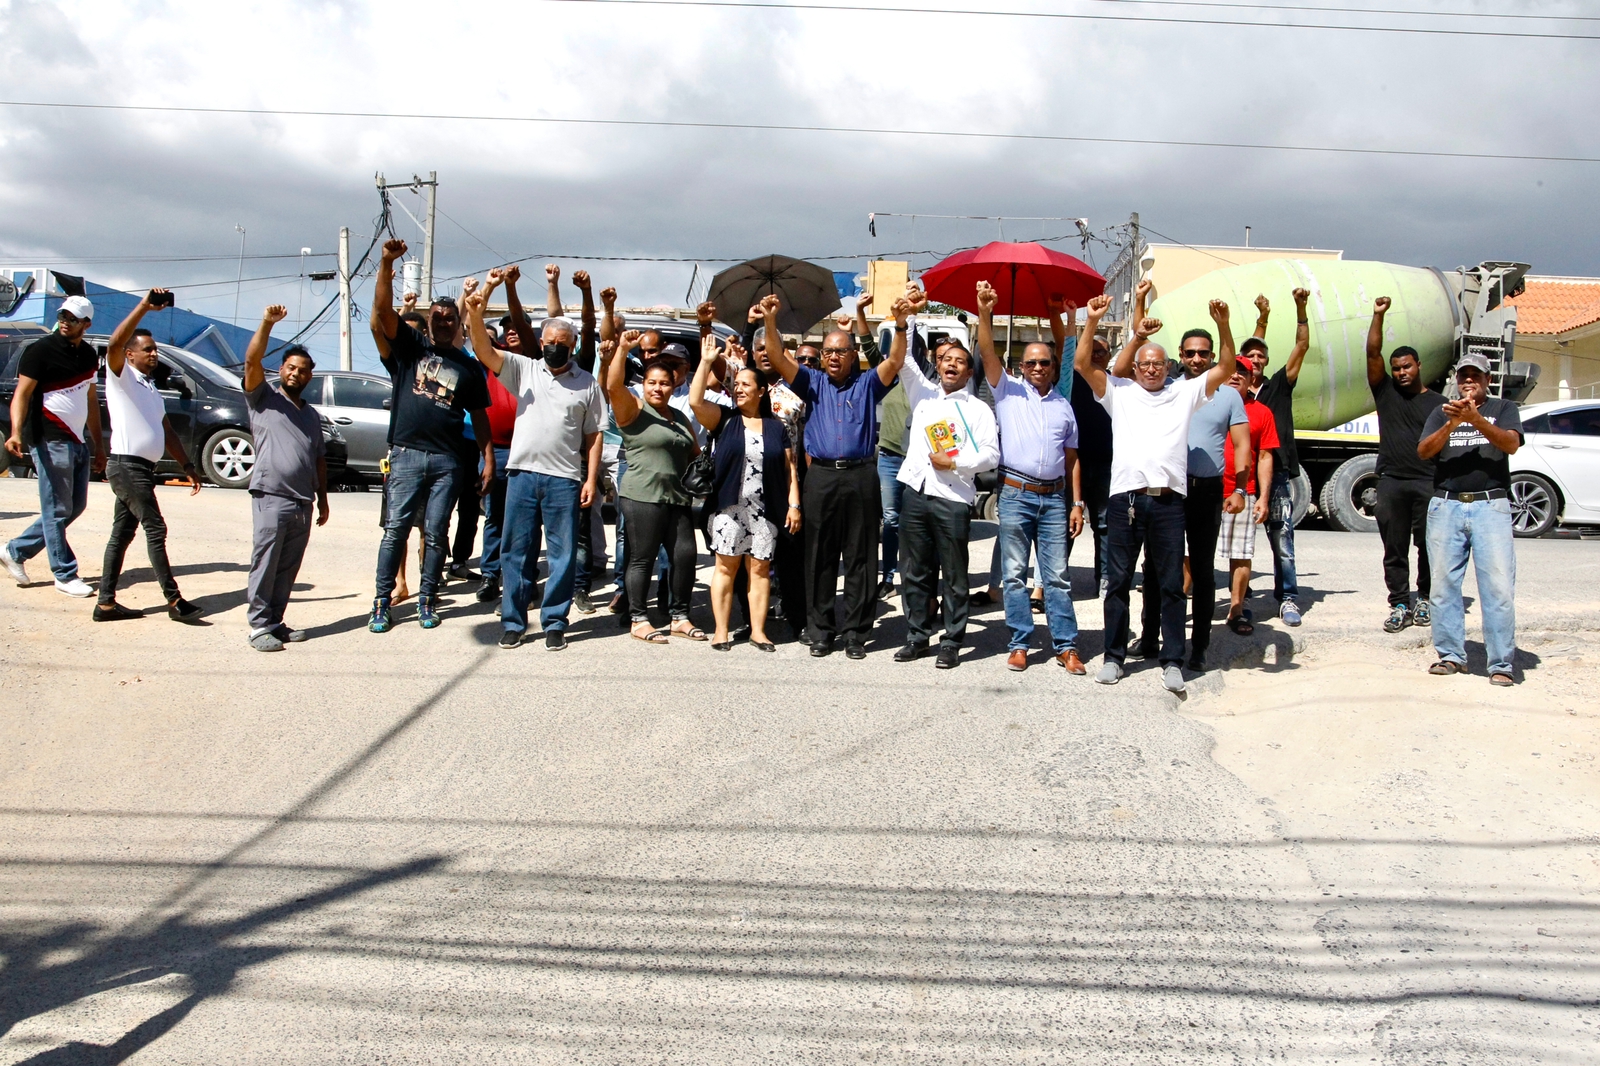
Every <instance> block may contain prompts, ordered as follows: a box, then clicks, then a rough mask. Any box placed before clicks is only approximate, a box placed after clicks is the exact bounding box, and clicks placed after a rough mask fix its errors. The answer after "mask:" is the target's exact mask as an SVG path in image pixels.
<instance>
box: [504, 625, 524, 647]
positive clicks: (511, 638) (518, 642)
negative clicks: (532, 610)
mask: <svg viewBox="0 0 1600 1066" xmlns="http://www.w3.org/2000/svg"><path fill="white" fill-rule="evenodd" d="M500 646H501V647H502V648H520V647H522V631H521V630H518V629H507V630H505V631H504V632H502V633H501V634H500Z"/></svg>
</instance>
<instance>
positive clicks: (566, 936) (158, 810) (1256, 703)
mask: <svg viewBox="0 0 1600 1066" xmlns="http://www.w3.org/2000/svg"><path fill="white" fill-rule="evenodd" d="M33 492H34V486H33V484H32V483H31V482H17V481H12V480H9V479H0V536H3V537H10V536H13V535H15V533H16V532H18V531H20V529H21V528H22V526H23V524H25V522H26V521H28V520H29V519H30V518H31V512H32V511H34V510H36V507H37V504H36V502H35V501H36V498H35V497H34V496H33ZM333 503H334V511H335V515H334V520H333V522H332V523H330V525H329V526H328V527H327V528H325V529H322V530H318V531H317V532H316V533H315V534H314V536H313V540H312V545H311V549H310V552H309V555H308V559H307V563H306V566H305V568H304V570H303V571H302V574H301V580H300V584H299V585H297V586H296V595H295V601H294V603H293V604H292V605H291V609H290V618H289V620H290V621H291V623H292V624H294V625H296V626H300V627H304V628H307V629H309V630H310V631H311V633H312V637H313V639H312V640H310V641H309V642H307V643H306V644H304V645H298V646H292V647H291V648H290V649H289V650H287V651H285V652H283V653H281V654H275V655H262V654H259V653H256V652H253V651H251V650H250V649H249V648H248V647H247V646H246V644H245V624H244V620H243V608H242V606H241V604H242V601H243V593H242V589H243V586H244V578H245V573H246V570H247V566H246V560H247V558H248V549H249V523H248V518H247V513H246V509H245V504H246V500H245V497H244V496H242V495H240V494H235V493H227V492H222V491H213V490H207V491H206V492H204V493H203V494H202V495H201V496H200V497H199V498H197V499H193V500H191V499H189V498H188V497H187V496H185V495H183V494H181V493H180V492H178V491H177V490H164V492H163V496H162V504H163V507H164V509H165V510H166V514H167V518H168V523H169V525H170V526H171V527H172V530H173V535H172V555H173V560H174V563H175V565H176V568H177V573H178V575H179V580H180V582H181V583H182V584H183V586H184V589H185V593H186V595H188V596H189V598H191V599H194V600H196V601H197V602H200V603H201V604H202V605H204V606H205V607H207V609H208V611H209V612H210V614H209V618H208V620H209V622H210V623H211V624H210V625H209V626H207V627H203V628H188V627H182V626H179V625H176V624H173V623H171V622H169V621H168V620H167V619H166V618H165V616H164V615H163V614H158V613H154V608H155V607H156V606H157V604H158V601H159V598H160V597H159V593H158V591H157V590H156V588H155V586H154V585H153V583H152V581H151V575H150V571H149V569H148V566H147V565H146V564H145V563H144V560H143V558H142V555H141V552H142V545H137V544H136V545H135V546H134V548H133V549H132V550H131V551H130V554H129V560H130V566H132V567H137V569H134V570H132V571H131V579H132V583H128V584H125V588H126V594H125V595H124V597H123V602H125V603H128V604H129V605H132V606H139V607H144V608H149V609H151V610H152V614H151V615H150V616H149V617H146V618H144V619H142V620H139V621H133V622H123V623H116V624H112V625H93V624H91V623H90V622H89V621H88V610H89V608H88V605H87V604H86V603H84V602H82V601H73V600H69V599H67V598H66V597H63V596H60V595H59V594H57V593H55V592H54V591H53V590H51V589H50V588H49V587H48V585H46V584H35V585H34V586H33V587H30V588H26V589H17V588H13V587H11V586H10V585H9V584H7V585H5V586H4V587H0V646H3V665H0V671H3V672H0V679H3V690H4V693H5V695H4V698H3V706H4V721H5V723H6V725H5V736H6V741H7V742H6V743H5V744H4V745H3V746H0V951H3V953H4V956H5V964H4V968H3V969H0V1061H3V1062H35V1063H64V1062H94V1063H100V1062H121V1061H125V1060H129V1059H131V1060H132V1061H135V1062H161V1063H232V1062H285V1061H293V1062H362V1063H366V1062H374V1061H389V1062H435V1061H437V1062H458V1061H473V1062H480V1061H481V1062H550V1063H556V1062H560V1063H570V1062H579V1063H612V1062H673V1063H748V1062H755V1061H770V1062H783V1063H789V1062H818V1063H823V1062H826V1063H833V1062H923V1061H925V1062H940V1063H944V1062H1072V1063H1145V1062H1148V1063H1158V1062H1159V1063H1172V1062H1256V1061H1267V1060H1271V1061H1286V1060H1287V1061H1297V1062H1358V1061H1359V1062H1392V1063H1413V1062H1415V1063H1424V1062H1426V1063H1435V1062H1474V1063H1479V1062H1512V1061H1529V1062H1532V1061H1538V1062H1574V1063H1575V1062H1591V1061H1593V1060H1594V1058H1595V1051H1594V1049H1595V1048H1596V1047H1597V1046H1600V1039H1597V1037H1600V1006H1597V1004H1600V959H1597V948H1600V909H1597V905H1600V838H1597V836H1596V833H1595V830H1594V826H1595V824H1596V822H1595V816H1596V814H1597V813H1600V775H1597V773H1596V769H1595V762H1594V754H1593V753H1594V751H1595V750H1596V748H1597V747H1600V728H1597V723H1600V717H1597V707H1596V702H1597V701H1595V700H1594V699H1593V698H1592V696H1591V695H1590V691H1591V690H1592V687H1593V679H1594V677H1595V676H1596V675H1595V658H1596V656H1595V649H1596V640H1595V633H1594V619H1595V617H1596V614H1595V613H1594V612H1595V610H1596V608H1597V606H1600V591H1597V590H1600V545H1596V544H1594V543H1592V542H1590V543H1585V542H1576V541H1565V542H1555V541H1548V542H1538V543H1528V542H1523V543H1520V544H1519V567H1520V573H1519V610H1520V611H1521V620H1522V626H1523V629H1524V630H1525V633H1524V637H1523V640H1522V642H1521V643H1522V646H1523V648H1524V649H1525V650H1524V651H1523V652H1522V653H1521V657H1520V658H1519V669H1520V671H1521V672H1522V676H1523V680H1522V684H1521V685H1520V686H1519V688H1518V689H1516V690H1514V691H1513V692H1511V693H1509V694H1507V693H1503V692H1501V691H1500V690H1491V689H1490V688H1489V686H1488V684H1487V681H1486V680H1485V679H1484V678H1483V677H1482V676H1476V677H1469V678H1452V679H1448V680H1447V682H1446V684H1448V685H1450V686H1453V687H1449V688H1445V687H1441V685H1439V684H1437V683H1436V682H1438V681H1439V680H1440V679H1432V678H1428V677H1427V676H1426V675H1425V674H1424V673H1423V672H1422V669H1421V667H1422V666H1423V665H1425V663H1426V661H1427V650H1426V634H1425V633H1421V632H1419V631H1411V632H1409V633H1407V634H1402V636H1401V637H1400V638H1389V637H1385V636H1384V635H1383V634H1381V633H1377V631H1376V630H1377V623H1378V622H1379V621H1380V620H1381V617H1382V614H1383V606H1382V595H1381V577H1380V575H1379V573H1378V566H1377V554H1376V553H1377V543H1376V539H1375V538H1368V537H1361V536H1356V535H1346V534H1334V533H1308V534H1306V535H1305V536H1303V537H1302V538H1301V548H1300V554H1301V558H1302V573H1303V574H1304V575H1305V577H1304V581H1305V583H1306V584H1307V586H1308V588H1309V589H1310V590H1311V591H1310V593H1309V595H1308V600H1309V609H1308V611H1307V614H1306V623H1305V625H1304V626H1303V627H1302V628H1301V629H1299V630H1297V631H1288V630H1284V629H1281V628H1280V627H1278V626H1276V625H1272V624H1268V625H1263V626H1262V627H1261V629H1260V631H1259V632H1258V634H1257V636H1256V637H1254V638H1251V639H1250V640H1248V641H1242V640H1240V639H1239V638H1235V637H1233V636H1232V635H1231V634H1228V633H1226V632H1220V633H1219V634H1218V636H1217V638H1216V641H1215V643H1214V645H1213V651H1214V655H1213V661H1214V662H1215V663H1216V664H1217V666H1218V669H1215V670H1213V671H1212V673H1211V674H1209V675H1207V676H1206V677H1205V678H1204V679H1202V680H1200V681H1198V682H1196V683H1195V684H1194V685H1193V686H1192V689H1193V691H1192V692H1191V694H1190V696H1189V698H1188V699H1187V700H1186V701H1179V700H1176V699H1174V698H1173V697H1171V696H1169V695H1168V694H1166V693H1165V692H1163V691H1162V690H1161V688H1160V685H1159V678H1158V677H1157V674H1156V671H1155V670H1154V669H1153V668H1150V669H1139V670H1135V671H1134V672H1133V673H1132V674H1131V675H1130V677H1129V678H1128V679H1126V680H1125V681H1124V682H1123V683H1122V684H1121V685H1118V686H1116V687H1115V688H1102V687H1099V686H1095V685H1093V684H1092V683H1091V682H1090V681H1089V680H1088V679H1080V678H1069V677H1067V676H1066V675H1065V674H1064V673H1063V672H1062V671H1060V670H1059V669H1056V668H1054V667H1047V666H1045V665H1039V666H1035V667H1034V668H1033V669H1030V670H1029V671H1027V672H1026V673H1023V674H1014V673H1009V672H1007V671H1006V670H1005V668H1004V659H1003V654H1002V651H1001V649H1003V647H1004V633H1003V620H1002V617H1001V615H1000V614H999V613H998V612H994V613H990V614H985V615H982V616H980V618H979V622H981V623H982V624H983V628H982V629H981V630H978V629H975V631H974V634H973V639H972V641H971V642H970V643H971V647H972V650H971V651H970V652H969V655H968V659H967V661H965V662H964V663H963V665H962V667H961V668H960V669H958V670H955V671H949V672H939V671H935V669H934V667H933V664H932V662H931V660H925V661H923V662H919V663H916V664H911V665H897V664H895V663H893V662H891V661H890V655H891V653H892V651H893V648H894V646H895V644H896V643H897V639H896V638H898V637H899V636H900V634H901V633H902V632H903V629H901V628H900V625H901V623H900V621H899V614H898V609H897V608H891V609H890V610H889V612H888V613H887V614H886V615H885V617H884V619H883V621H882V623H881V625H880V632H882V633H883V634H884V638H883V639H879V640H877V641H876V642H875V643H874V645H873V648H872V652H871V654H870V655H869V657H868V659H867V660H866V661H865V662H851V661H848V660H846V659H845V658H844V657H843V656H842V655H837V654H836V655H834V656H833V657H831V658H829V659H827V660H823V661H813V660H811V659H810V658H808V657H807V656H805V655H804V649H802V648H799V647H797V646H794V645H785V646H780V648H779V651H778V653H777V654H776V655H773V656H763V655H761V654H759V653H757V652H756V651H755V650H753V649H751V648H748V647H737V648H735V649H734V650H733V651H732V652H731V653H728V654H726V655H719V654H717V653H714V652H712V651H710V650H709V649H708V648H707V647H705V646H704V645H694V644H688V643H685V642H678V641H675V642H674V643H673V644H672V645H670V646H668V647H664V648H663V647H650V646H646V645H644V644H641V643H639V642H636V641H631V640H629V639H628V638H627V637H626V636H625V635H623V634H622V632H621V631H620V630H619V629H617V628H616V626H615V622H614V620H613V619H612V618H610V617H609V616H605V615H597V616H592V617H589V618H585V619H581V620H579V621H577V622H576V624H575V625H574V626H573V628H572V630H571V636H572V644H571V647H570V648H569V649H568V650H567V651H565V652H561V653H555V654H552V653H547V652H546V651H544V649H543V648H542V646H529V647H524V648H522V649H518V650H516V651H510V652H508V651H502V650H500V649H498V648H496V647H494V646H493V643H494V640H495V639H496V637H497V636H498V629H499V627H498V625H497V623H496V620H495V618H494V617H493V615H492V614H490V613H489V612H488V610H487V609H485V608H482V607H480V606H478V605H476V604H474V603H472V601H471V599H470V596H469V595H467V591H468V589H467V586H464V585H452V586H451V587H450V589H449V591H450V592H451V593H454V594H455V595H454V596H453V597H452V598H453V599H454V600H455V606H453V607H451V608H450V609H449V611H448V613H447V618H446V621H445V624H444V625H443V626H442V627H441V628H440V629H438V630H435V631H432V632H425V631H422V630H421V629H419V628H418V627H416V626H415V625H412V624H401V625H400V626H399V627H398V628H397V629H396V630H395V631H394V632H392V633H390V634H388V635H385V636H382V637H378V636H372V635H370V634H368V633H367V632H366V631H365V629H364V613H365V610H366V609H367V606H368V604H369V602H370V596H371V571H372V565H373V560H374V556H375V550H376V543H377V539H378V531H377V525H376V515H377V497H376V496H375V495H338V496H335V497H334V501H333ZM109 514H110V502H109V495H108V493H107V491H106V490H105V487H104V486H103V485H95V486H93V487H92V490H91V496H90V508H89V511H88V513H86V514H85V516H84V517H83V518H82V519H80V520H79V522H78V523H77V524H76V525H75V526H74V527H73V531H72V540H73V542H74V543H75V545H76V546H77V548H78V551H79V553H80V556H81V557H82V558H83V559H84V567H83V569H84V573H85V575H86V577H88V578H90V579H91V580H92V579H93V578H94V577H95V576H96V575H97V574H98V572H99V569H100V567H99V562H98V558H99V551H100V548H101V547H102V545H103V543H104V536H105V531H106V528H107V526H108V524H109ZM973 557H974V560H975V561H976V562H977V563H978V566H977V567H975V569H980V568H981V567H982V566H983V565H986V563H987V561H988V547H987V544H983V545H979V546H978V547H976V548H975V550H974V553H973ZM1079 561H1080V562H1081V561H1082V556H1081V555H1080V558H1079ZM32 570H33V573H34V576H35V579H36V580H37V579H38V578H40V577H43V576H45V575H46V574H47V571H46V569H45V567H44V565H43V561H42V560H40V561H38V562H35V563H34V564H33V567H32ZM1084 573H1085V572H1084V571H1082V570H1077V571H1076V574H1077V576H1079V578H1080V584H1083V585H1085V586H1087V582H1086V581H1084V580H1082V578H1083V575H1084ZM1256 584H1257V586H1258V587H1260V586H1261V585H1262V584H1263V581H1262V580H1261V579H1259V578H1258V580H1257V582H1256ZM700 596H701V597H702V598H703V590H702V591H701V593H700ZM1077 606H1078V611H1079V616H1080V621H1081V622H1082V623H1083V625H1084V627H1085V630H1086V634H1085V638H1084V642H1083V645H1084V648H1085V650H1086V651H1092V652H1095V653H1097V652H1098V650H1099V639H1100V638H1099V631H1100V614H1099V604H1098V603H1097V602H1096V601H1094V600H1093V599H1080V600H1079V601H1078V604H1077ZM401 617H402V618H403V619H405V618H409V617H410V611H409V609H407V610H406V611H404V612H403V613H402V615H401ZM706 620H707V621H709V619H706ZM1040 658H1042V656H1041V657H1040ZM1093 665H1095V664H1094V663H1091V670H1092V669H1093ZM1480 670H1481V666H1480ZM1429 738H1431V739H1429ZM1535 744H1537V745H1538V747H1534V746H1533V745H1535Z"/></svg>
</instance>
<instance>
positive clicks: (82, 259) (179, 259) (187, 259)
mask: <svg viewBox="0 0 1600 1066" xmlns="http://www.w3.org/2000/svg"><path fill="white" fill-rule="evenodd" d="M335 254H336V253H334V252H310V253H308V254H307V255H305V256H304V257H303V258H306V259H328V258H332V257H333V256H334V255H335ZM0 257H4V258H6V259H10V260H13V261H16V262H27V261H29V260H35V259H39V258H40V256H37V255H20V254H17V253H14V252H0ZM44 258H47V259H50V260H52V261H53V262H57V263H213V262H228V263H236V262H238V261H239V258H240V257H239V256H237V255H177V256H168V255H67V256H62V255H54V254H51V255H48V256H45V257H44ZM244 258H245V259H246V260H251V259H300V258H302V256H301V255H300V253H299V252H282V253H272V254H262V255H247V256H244ZM245 280H246V281H249V280H250V279H249V278H246V279H245Z"/></svg>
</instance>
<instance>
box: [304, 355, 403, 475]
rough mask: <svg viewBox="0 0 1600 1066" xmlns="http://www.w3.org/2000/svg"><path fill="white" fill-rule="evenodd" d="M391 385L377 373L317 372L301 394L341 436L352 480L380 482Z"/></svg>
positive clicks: (386, 434) (387, 436)
mask: <svg viewBox="0 0 1600 1066" xmlns="http://www.w3.org/2000/svg"><path fill="white" fill-rule="evenodd" d="M391 396H392V385H391V383H390V381H389V379H388V378H386V377H379V376H377V375H376V374H357V373H353V372H350V371H343V370H334V371H326V372H323V371H319V372H318V373H317V374H315V375H314V376H313V377H312V378H311V384H309V385H307V386H306V391H305V392H303V393H301V399H303V400H305V401H306V402H307V403H310V404H312V405H313V406H315V407H316V409H317V410H318V411H319V412H321V414H322V416H323V417H324V418H327V419H328V420H330V421H331V422H332V423H333V425H334V427H335V428H336V429H337V430H338V431H339V433H341V434H342V435H343V436H344V439H345V444H346V446H347V447H348V449H349V460H348V464H349V465H348V467H347V469H348V471H349V477H350V480H352V481H361V482H365V483H367V484H373V485H378V484H382V483H383V471H382V463H383V457H384V456H385V455H387V454H388V452H389V405H390V402H391V400H390V398H391Z"/></svg>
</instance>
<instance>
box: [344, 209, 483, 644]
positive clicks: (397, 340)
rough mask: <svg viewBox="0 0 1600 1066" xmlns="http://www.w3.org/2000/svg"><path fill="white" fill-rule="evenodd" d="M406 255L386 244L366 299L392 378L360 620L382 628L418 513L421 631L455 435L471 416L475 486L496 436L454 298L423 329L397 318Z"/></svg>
mask: <svg viewBox="0 0 1600 1066" xmlns="http://www.w3.org/2000/svg"><path fill="white" fill-rule="evenodd" d="M405 254H406V244H405V242H404V241H401V240H390V241H386V242H384V245H383V258H382V260H381V261H380V263H379V265H378V276H377V279H376V284H375V285H374V287H373V288H374V292H373V299H372V336H373V339H374V340H375V341H377V344H378V355H379V356H380V357H381V358H382V359H383V365H384V368H385V369H387V370H388V371H389V376H390V378H392V379H393V381H394V393H393V398H392V400H391V403H390V407H389V480H388V490H389V491H388V497H389V498H388V511H387V512H386V513H385V515H384V522H383V544H382V546H381V547H379V549H378V576H377V596H376V598H375V599H374V600H373V601H372V617H371V618H370V619H369V620H368V622H367V628H368V629H369V630H371V631H372V632H374V633H386V632H388V631H389V628H390V626H391V625H392V624H393V622H392V619H391V618H390V614H389V603H390V597H391V595H392V594H393V592H394V585H395V574H396V573H397V572H398V571H399V569H400V559H401V554H402V553H403V552H404V551H405V542H406V536H407V534H408V533H410V531H411V527H412V526H413V525H414V524H415V523H416V518H417V515H418V513H419V512H420V513H421V514H422V515H423V522H422V537H423V544H424V550H423V561H422V573H421V574H420V576H419V585H418V592H417V621H418V622H419V623H420V624H421V625H422V627H423V628H424V629H432V628H433V627H435V626H437V625H438V624H439V609H438V593H439V579H440V575H441V574H442V573H443V571H444V566H445V559H446V557H447V555H448V554H449V552H448V546H447V544H446V537H445V534H446V531H447V530H448V528H449V525H450V512H451V511H452V510H454V509H455V504H456V495H455V491H456V480H457V477H458V476H459V475H460V471H461V469H462V463H461V459H460V451H461V441H462V438H463V437H465V436H466V429H465V423H466V421H467V419H469V418H470V419H471V422H472V432H473V437H474V439H475V440H476V442H477V446H478V451H479V454H480V456H481V457H482V466H481V468H480V469H481V475H480V477H479V479H478V494H479V495H480V496H481V495H483V494H484V493H487V492H488V491H489V486H490V485H491V484H492V483H493V481H494V443H493V438H492V436H491V434H490V432H489V419H488V415H487V408H488V406H489V386H488V384H487V383H486V382H485V381H484V377H483V369H482V367H481V366H480V365H479V364H478V361H477V360H475V359H473V358H472V357H471V356H470V355H468V354H467V353H466V352H463V351H462V350H461V349H460V348H457V347H456V345H455V341H456V338H457V336H458V334H459V331H460V328H461V314H460V312H459V311H458V310H457V309H456V305H455V301H454V300H451V299H449V298H448V297H441V298H439V299H436V300H434V301H433V304H432V306H430V307H429V308H428V331H427V335H426V336H425V335H424V334H423V333H421V332H419V331H418V330H415V329H413V328H411V327H410V326H408V325H406V324H405V323H403V322H401V321H400V319H399V316H398V315H396V313H395V309H394V263H395V260H396V259H399V258H400V257H401V256H403V255H405Z"/></svg>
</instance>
